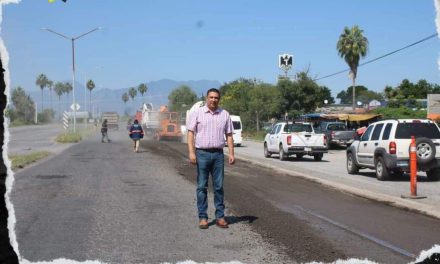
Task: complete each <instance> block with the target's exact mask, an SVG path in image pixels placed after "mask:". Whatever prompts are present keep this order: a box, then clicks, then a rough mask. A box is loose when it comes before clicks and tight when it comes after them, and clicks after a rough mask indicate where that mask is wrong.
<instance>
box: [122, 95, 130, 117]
mask: <svg viewBox="0 0 440 264" xmlns="http://www.w3.org/2000/svg"><path fill="white" fill-rule="evenodd" d="M128 99H129V98H128V94H127V93H124V94H123V95H122V101H123V102H124V114H126V110H125V109H126V108H127V101H128Z"/></svg>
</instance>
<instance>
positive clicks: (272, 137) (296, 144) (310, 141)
mask: <svg viewBox="0 0 440 264" xmlns="http://www.w3.org/2000/svg"><path fill="white" fill-rule="evenodd" d="M327 152H328V149H327V138H326V136H325V135H324V134H316V133H315V132H314V130H313V127H312V125H311V124H310V123H302V122H301V123H286V122H280V123H277V124H275V125H274V127H273V128H272V130H271V131H270V132H269V133H267V134H266V137H265V138H264V156H265V157H266V158H269V157H271V155H272V154H273V153H277V154H278V155H279V158H280V160H285V159H286V158H287V157H288V156H289V155H293V154H295V155H296V157H297V158H302V157H303V156H304V155H310V156H313V157H314V159H315V160H316V161H320V160H322V157H323V156H324V153H327Z"/></svg>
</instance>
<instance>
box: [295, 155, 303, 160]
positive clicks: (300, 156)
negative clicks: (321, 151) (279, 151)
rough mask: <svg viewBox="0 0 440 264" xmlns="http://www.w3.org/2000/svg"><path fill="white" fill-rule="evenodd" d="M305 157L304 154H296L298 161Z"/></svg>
mask: <svg viewBox="0 0 440 264" xmlns="http://www.w3.org/2000/svg"><path fill="white" fill-rule="evenodd" d="M303 156H304V154H296V158H297V159H302V158H303Z"/></svg>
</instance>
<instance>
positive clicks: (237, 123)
mask: <svg viewBox="0 0 440 264" xmlns="http://www.w3.org/2000/svg"><path fill="white" fill-rule="evenodd" d="M231 120H232V125H233V126H234V134H233V135H232V138H233V139H234V145H235V146H237V147H239V146H241V142H242V141H243V138H242V137H241V131H242V129H243V126H242V124H241V118H240V116H237V115H231Z"/></svg>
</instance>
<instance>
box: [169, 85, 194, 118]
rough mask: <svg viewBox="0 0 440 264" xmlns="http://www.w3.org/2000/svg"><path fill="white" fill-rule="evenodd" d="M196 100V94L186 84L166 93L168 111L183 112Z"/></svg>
mask: <svg viewBox="0 0 440 264" xmlns="http://www.w3.org/2000/svg"><path fill="white" fill-rule="evenodd" d="M196 101H197V94H196V93H195V92H194V91H193V90H191V88H190V87H188V86H186V85H182V86H179V87H178V88H176V89H174V90H173V91H171V93H170V95H168V105H169V107H170V111H176V112H183V111H184V110H185V109H189V107H191V106H192V105H193V104H194V103H195V102H196Z"/></svg>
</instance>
